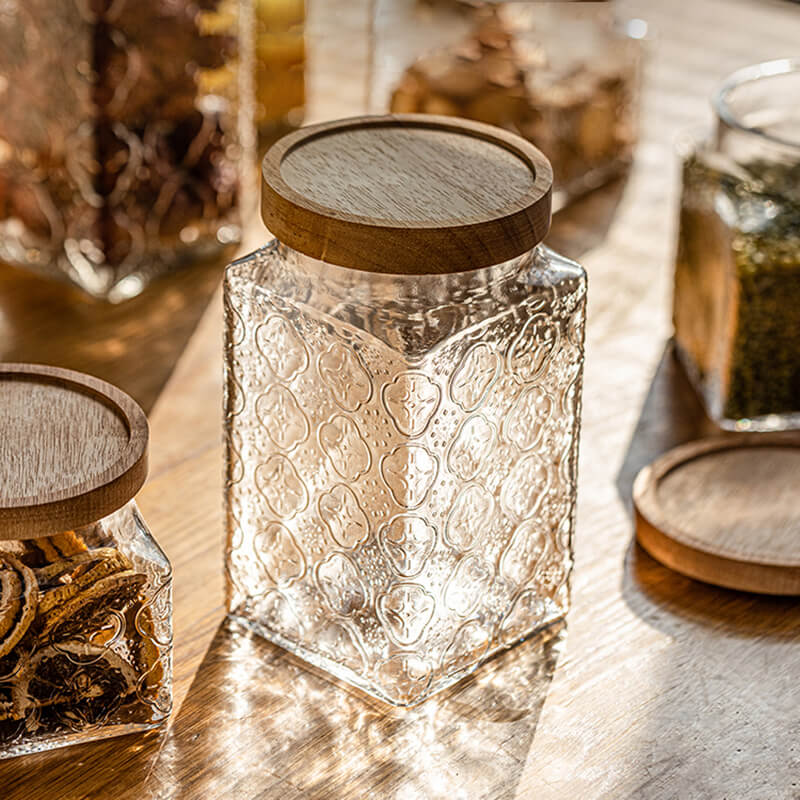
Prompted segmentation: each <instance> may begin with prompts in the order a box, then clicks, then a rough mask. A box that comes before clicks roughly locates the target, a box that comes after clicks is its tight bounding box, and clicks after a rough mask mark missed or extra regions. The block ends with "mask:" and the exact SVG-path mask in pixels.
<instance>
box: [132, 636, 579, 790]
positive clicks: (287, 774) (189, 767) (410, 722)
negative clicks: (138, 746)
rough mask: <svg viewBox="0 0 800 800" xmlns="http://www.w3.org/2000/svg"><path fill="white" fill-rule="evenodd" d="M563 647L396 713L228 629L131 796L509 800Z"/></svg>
mask: <svg viewBox="0 0 800 800" xmlns="http://www.w3.org/2000/svg"><path fill="white" fill-rule="evenodd" d="M564 635H565V632H564V626H563V625H561V626H559V627H557V628H555V629H551V630H549V631H545V632H544V633H542V634H540V635H538V636H536V637H533V638H532V639H530V640H528V641H526V642H524V643H523V644H521V645H520V646H518V647H516V648H514V649H513V650H510V651H506V652H505V653H502V654H501V655H499V656H498V657H496V658H494V659H493V660H491V661H490V662H489V663H487V664H485V665H484V666H483V667H482V668H481V669H480V670H478V671H477V672H476V674H475V675H473V676H471V677H469V678H467V679H466V680H464V681H462V682H461V683H460V684H459V685H458V686H456V687H453V688H451V689H449V690H447V691H445V692H443V693H442V694H439V695H437V696H435V697H434V698H432V699H431V700H429V701H427V702H426V703H423V704H422V705H421V706H419V707H417V708H412V709H394V708H391V707H389V706H386V705H384V704H382V703H379V702H378V701H374V700H372V699H371V698H368V697H367V696H365V695H363V694H361V693H359V692H356V691H355V690H352V689H350V688H349V687H347V686H346V685H344V684H342V683H339V682H333V681H331V680H330V679H329V678H327V677H323V676H322V675H321V674H320V673H317V672H316V671H310V670H309V669H308V667H307V665H305V664H304V663H303V662H301V661H299V660H298V659H296V658H295V657H293V656H292V655H290V654H289V653H287V652H286V651H284V650H282V649H280V648H278V647H276V646H275V645H272V644H270V643H269V642H266V641H264V640H262V639H260V638H259V637H256V636H254V635H253V634H252V633H250V632H249V631H247V630H244V629H242V628H241V627H239V626H238V625H237V624H236V623H234V622H224V623H223V624H222V625H221V626H220V628H219V629H218V631H217V633H216V636H215V638H214V640H213V642H212V644H211V646H210V647H209V650H208V652H207V653H206V656H205V659H204V661H203V663H202V665H201V666H200V669H199V670H198V672H197V675H196V677H195V680H194V682H193V684H192V687H191V689H190V690H189V694H188V695H187V698H186V700H185V702H184V704H183V707H182V709H181V711H180V713H179V715H178V717H177V719H176V720H175V721H174V724H173V727H172V730H171V732H170V734H169V737H168V741H167V742H166V744H165V746H164V748H163V750H162V752H161V754H160V757H159V759H158V760H157V762H156V764H155V766H154V768H153V770H152V773H151V775H150V778H149V780H148V782H147V784H146V785H145V787H144V792H143V793H142V792H141V790H140V791H139V794H138V795H137V796H138V797H142V796H144V797H148V798H150V797H152V798H155V797H162V796H168V797H170V798H178V797H184V796H186V797H188V796H191V797H258V798H260V800H266V799H267V798H272V797H275V798H281V800H288V799H289V798H294V797H303V798H317V797H319V798H334V797H335V798H337V800H340V799H341V800H344V798H359V800H360V798H367V797H375V798H390V797H391V798H426V800H428V799H429V798H430V799H432V798H447V799H448V800H452V799H453V798H460V797H464V798H479V797H501V796H502V797H513V796H514V795H515V788H516V785H517V783H518V781H519V778H520V775H521V773H522V770H523V768H524V765H525V761H526V758H527V754H528V750H529V748H530V745H531V742H532V741H533V736H534V732H535V730H536V725H537V722H538V719H539V714H540V711H541V708H542V705H543V703H544V700H545V697H546V694H547V690H548V687H549V685H550V681H551V679H552V676H553V672H554V670H555V666H556V662H557V659H558V655H559V653H560V650H561V646H562V643H563V639H564ZM173 787H174V789H173Z"/></svg>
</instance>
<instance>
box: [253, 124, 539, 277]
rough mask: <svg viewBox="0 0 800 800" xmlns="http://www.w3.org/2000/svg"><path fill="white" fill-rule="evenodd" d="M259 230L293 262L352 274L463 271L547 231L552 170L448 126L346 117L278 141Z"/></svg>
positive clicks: (516, 145) (487, 128) (526, 153)
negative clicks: (291, 253) (313, 262)
mask: <svg viewBox="0 0 800 800" xmlns="http://www.w3.org/2000/svg"><path fill="white" fill-rule="evenodd" d="M262 172H263V179H264V180H263V185H262V194H261V210H262V216H263V218H264V222H265V223H266V225H267V227H268V228H269V229H270V230H271V231H272V233H273V234H274V235H275V236H276V237H277V238H278V239H279V240H280V241H281V242H283V243H284V244H286V245H288V246H289V247H291V248H293V249H295V250H299V251H300V252H301V253H305V254H306V255H309V256H312V257H313V258H318V259H321V260H323V261H327V262H328V263H331V264H338V265H340V266H344V267H351V268H354V269H362V270H368V271H372V272H384V273H391V274H412V275H423V274H433V273H448V272H464V271H466V270H472V269H477V268H479V267H486V266H489V265H491V264H499V263H501V262H503V261H507V260H508V259H511V258H514V257H516V256H519V255H521V254H522V253H525V252H527V251H528V250H530V249H531V248H532V247H534V246H535V245H536V244H537V243H538V242H540V241H541V240H542V239H543V238H544V237H545V235H546V234H547V231H548V229H549V227H550V195H551V188H552V183H553V172H552V169H551V168H550V162H549V161H548V160H547V158H545V156H544V155H543V154H542V153H541V152H539V150H537V149H536V148H535V147H534V146H533V145H531V144H529V143H528V142H526V141H525V140H524V139H521V138H520V137H519V136H516V135H514V134H512V133H508V132H507V131H504V130H500V129H499V128H495V127H492V126H491V125H484V124H482V123H479V122H470V121H467V120H463V119H457V118H454V117H438V116H432V115H427V114H397V115H390V116H382V117H355V118H352V119H344V120H339V121H335V122H325V123H322V124H320V125H311V126H309V127H306V128H301V129H300V130H298V131H295V132H294V133H290V134H288V135H287V136H284V137H283V138H282V139H280V140H279V141H278V142H277V143H276V144H275V145H273V146H272V148H271V149H270V150H269V152H268V153H267V155H266V157H265V158H264V164H263V168H262Z"/></svg>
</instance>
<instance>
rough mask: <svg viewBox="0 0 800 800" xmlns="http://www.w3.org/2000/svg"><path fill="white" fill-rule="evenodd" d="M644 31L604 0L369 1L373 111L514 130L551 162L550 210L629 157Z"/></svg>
mask: <svg viewBox="0 0 800 800" xmlns="http://www.w3.org/2000/svg"><path fill="white" fill-rule="evenodd" d="M645 34H646V25H645V23H644V22H642V21H641V20H635V21H633V22H632V24H629V25H627V26H626V27H625V28H624V29H623V28H622V27H621V26H619V25H617V24H616V23H615V21H614V15H613V8H612V4H611V3H608V2H601V3H569V2H561V3H559V2H553V3H538V2H537V3H521V2H516V3H514V2H510V3H506V2H477V1H473V2H466V0H377V3H376V12H375V19H374V37H375V43H374V51H375V52H374V59H373V76H372V79H371V99H370V106H371V108H370V110H371V111H373V112H379V111H386V110H391V111H393V112H398V113H408V112H417V113H430V114H446V115H453V116H461V117H466V118H468V119H475V120H478V121H480V122H487V123H489V124H492V125H497V126H499V127H503V128H506V129H508V130H512V131H514V132H515V133H518V134H520V135H521V136H523V137H525V138H526V139H528V140H529V141H531V142H533V143H534V144H535V145H536V146H537V147H539V148H540V149H541V150H542V151H543V152H544V153H545V155H546V156H547V157H548V158H549V159H550V161H551V163H552V165H553V173H554V179H555V185H554V194H553V203H554V208H555V209H556V210H557V209H559V208H561V207H563V206H564V205H566V204H567V203H568V202H569V201H570V199H572V198H574V197H577V196H580V195H581V194H584V193H585V192H587V191H590V190H592V189H595V188H597V187H598V186H601V185H602V184H604V183H606V182H607V181H609V180H610V179H612V178H614V177H616V176H617V175H619V174H620V173H621V172H623V171H624V169H625V168H626V167H627V165H628V164H629V163H630V160H631V157H632V152H633V146H634V143H635V139H636V133H637V131H636V127H637V111H638V81H639V67H640V58H641V42H639V41H637V39H639V38H641V37H643V36H644V35H645Z"/></svg>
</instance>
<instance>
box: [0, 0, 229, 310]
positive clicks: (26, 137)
mask: <svg viewBox="0 0 800 800" xmlns="http://www.w3.org/2000/svg"><path fill="white" fill-rule="evenodd" d="M236 31H237V14H236V6H235V0H203V2H201V3H193V2H189V0H177V1H176V2H170V3H164V2H161V1H160V0H145V1H144V2H142V1H141V0H140V1H139V2H133V0H123V2H114V3H110V2H102V3H85V2H79V1H78V0H64V1H63V2H59V3H56V4H53V3H50V2H44V1H43V0H28V1H26V2H25V3H12V4H6V5H5V6H4V7H3V9H0V86H1V87H2V90H3V108H4V113H3V115H2V120H0V259H2V260H3V261H5V262H8V263H12V264H15V265H17V266H20V267H22V268H26V269H32V270H35V271H38V272H40V273H43V274H45V275H48V276H52V277H61V278H63V277H66V278H67V279H69V280H70V281H72V282H73V283H75V284H77V285H78V286H80V287H81V288H82V289H84V290H85V291H87V292H89V293H90V294H92V295H94V296H97V297H102V298H106V299H110V300H112V301H119V300H124V299H125V298H127V297H131V296H133V295H135V294H138V293H139V292H140V291H141V290H142V289H143V288H144V287H145V286H146V285H147V283H148V282H149V281H150V280H151V279H152V278H154V277H156V276H157V275H160V274H162V273H164V272H166V271H169V270H171V269H173V268H176V267H179V266H182V265H185V264H189V263H191V262H193V261H195V260H197V259H205V258H210V257H218V256H219V255H220V254H221V253H225V252H226V251H227V250H228V248H229V247H230V246H231V245H232V244H234V243H235V242H236V241H238V239H239V238H240V232H239V223H238V214H237V211H236V200H237V192H238V175H237V166H236V163H237V159H238V144H237V141H238V137H237V92H238V88H237V77H236V58H237V52H236V50H237V47H236V43H237V37H236Z"/></svg>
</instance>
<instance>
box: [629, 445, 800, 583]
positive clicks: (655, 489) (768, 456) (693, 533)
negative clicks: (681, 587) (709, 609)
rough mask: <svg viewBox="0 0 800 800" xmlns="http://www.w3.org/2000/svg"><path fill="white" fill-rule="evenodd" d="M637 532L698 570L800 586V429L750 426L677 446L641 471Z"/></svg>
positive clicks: (735, 579) (669, 562) (669, 560)
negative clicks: (752, 430) (741, 432)
mask: <svg viewBox="0 0 800 800" xmlns="http://www.w3.org/2000/svg"><path fill="white" fill-rule="evenodd" d="M633 500H634V505H635V507H636V534H637V537H638V539H639V543H640V544H641V545H642V547H644V549H645V550H647V552H648V553H650V555H651V556H653V558H656V559H658V560H659V561H661V562H662V563H663V564H665V565H666V566H668V567H671V568H672V569H674V570H676V571H677V572H680V573H682V574H684V575H688V576H689V577H690V578H696V579H697V580H701V581H705V582H706V583H713V584H716V585H718V586H725V587H727V588H729V589H741V590H743V591H746V592H761V593H764V594H776V595H797V594H800V434H796V433H794V434H793V433H781V434H747V435H745V436H730V437H728V436H724V437H719V438H714V439H707V440H703V441H699V442H691V443H690V444H687V445H684V446H682V447H677V448H675V449H674V450H670V451H669V452H668V453H666V454H665V455H663V456H662V457H661V458H659V459H657V460H656V461H655V462H653V463H652V464H651V465H650V466H648V467H645V468H644V469H643V470H642V471H641V472H640V473H639V475H638V476H637V478H636V481H635V483H634V486H633Z"/></svg>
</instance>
